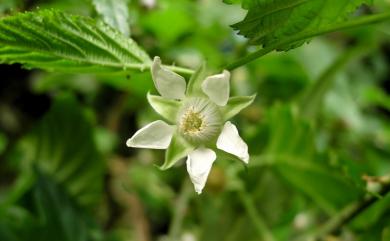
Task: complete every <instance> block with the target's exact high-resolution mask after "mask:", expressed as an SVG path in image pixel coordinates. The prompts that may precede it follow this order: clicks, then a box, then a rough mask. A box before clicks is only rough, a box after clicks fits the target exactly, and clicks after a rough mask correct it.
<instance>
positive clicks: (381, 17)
mask: <svg viewBox="0 0 390 241" xmlns="http://www.w3.org/2000/svg"><path fill="white" fill-rule="evenodd" d="M385 20H390V12H385V13H379V14H373V15H370V16H365V17H360V18H357V19H353V20H350V21H347V22H342V23H339V24H336V25H333V26H329V27H325V28H323V29H318V30H315V31H307V32H302V33H299V34H297V35H295V36H292V37H290V38H286V39H284V40H281V41H279V42H276V43H274V44H271V45H270V46H268V47H265V48H262V49H259V50H257V51H256V52H253V53H251V54H249V55H247V56H245V57H243V58H241V59H238V60H237V61H235V62H233V63H231V64H229V65H227V66H225V69H227V70H234V69H236V68H238V67H240V66H243V65H245V64H247V63H249V62H251V61H254V60H256V59H257V58H260V57H262V56H264V55H266V54H268V53H270V52H272V51H274V50H275V49H278V48H281V47H283V46H285V45H289V44H292V43H296V42H300V41H303V40H306V39H309V38H312V37H315V36H318V35H323V34H327V33H331V32H336V31H341V30H346V29H350V28H356V27H360V26H363V25H368V24H373V23H378V22H382V21H385Z"/></svg>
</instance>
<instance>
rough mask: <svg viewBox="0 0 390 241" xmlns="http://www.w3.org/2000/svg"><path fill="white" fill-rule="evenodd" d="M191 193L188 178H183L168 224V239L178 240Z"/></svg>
mask: <svg viewBox="0 0 390 241" xmlns="http://www.w3.org/2000/svg"><path fill="white" fill-rule="evenodd" d="M192 195H193V190H192V185H191V183H190V181H189V180H188V179H185V180H184V182H183V184H182V187H181V190H180V194H179V197H178V199H177V202H176V204H175V209H174V210H175V211H174V214H173V218H172V220H171V223H170V225H169V231H168V237H169V240H170V241H176V240H180V234H181V230H182V226H183V220H184V216H185V213H186V209H187V207H188V202H189V201H190V199H191V196H192Z"/></svg>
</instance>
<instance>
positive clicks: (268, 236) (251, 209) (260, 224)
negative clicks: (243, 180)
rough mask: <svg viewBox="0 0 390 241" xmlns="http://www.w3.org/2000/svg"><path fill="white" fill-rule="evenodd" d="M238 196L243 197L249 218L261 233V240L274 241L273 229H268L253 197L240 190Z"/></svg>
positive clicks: (242, 200)
mask: <svg viewBox="0 0 390 241" xmlns="http://www.w3.org/2000/svg"><path fill="white" fill-rule="evenodd" d="M238 196H239V198H240V199H241V202H242V203H243V204H244V208H245V209H246V212H247V214H248V215H249V218H250V219H251V220H252V223H253V225H254V227H255V228H256V231H257V233H258V234H259V240H263V241H274V240H275V239H274V237H273V235H272V232H271V230H269V229H268V227H267V225H266V224H265V221H264V219H263V218H262V217H261V216H260V215H259V213H258V212H257V210H256V207H255V204H254V203H253V200H252V198H251V197H250V196H249V195H248V193H246V192H245V191H239V192H238Z"/></svg>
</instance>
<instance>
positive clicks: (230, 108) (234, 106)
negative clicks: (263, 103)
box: [220, 94, 256, 121]
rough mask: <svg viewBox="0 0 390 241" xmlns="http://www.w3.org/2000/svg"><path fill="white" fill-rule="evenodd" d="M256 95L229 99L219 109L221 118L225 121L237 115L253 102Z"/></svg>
mask: <svg viewBox="0 0 390 241" xmlns="http://www.w3.org/2000/svg"><path fill="white" fill-rule="evenodd" d="M255 98H256V94H254V95H250V96H235V97H231V98H229V101H228V103H227V104H226V105H225V106H223V107H221V108H220V110H221V114H222V118H223V119H224V120H225V121H226V120H229V119H231V118H232V117H234V116H235V115H237V114H238V113H239V112H240V111H241V110H243V109H244V108H246V107H248V106H249V105H250V104H252V102H253V101H254V100H255Z"/></svg>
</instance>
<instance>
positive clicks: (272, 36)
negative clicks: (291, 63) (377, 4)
mask: <svg viewBox="0 0 390 241" xmlns="http://www.w3.org/2000/svg"><path fill="white" fill-rule="evenodd" d="M371 2H372V0H352V1H351V0H274V1H268V0H245V1H243V3H242V5H243V7H244V8H247V9H248V10H249V11H248V14H247V16H246V17H245V19H244V20H243V21H241V22H239V23H237V24H235V25H233V28H235V29H236V30H239V34H241V35H243V36H245V37H247V38H248V39H249V40H250V42H251V43H253V44H260V45H263V46H268V45H270V44H272V43H275V42H277V41H280V40H283V39H285V38H287V37H291V36H293V35H296V34H298V33H301V32H303V31H310V30H315V29H318V28H321V27H324V26H328V25H330V24H335V23H337V22H341V21H344V20H345V19H346V18H348V17H349V16H350V15H351V13H352V12H354V11H355V9H356V8H357V7H358V6H360V5H362V4H363V3H367V4H369V3H371ZM303 43H304V42H299V43H294V44H291V45H288V46H283V47H282V48H280V49H281V50H288V49H290V48H294V47H297V46H299V45H301V44H303Z"/></svg>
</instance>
